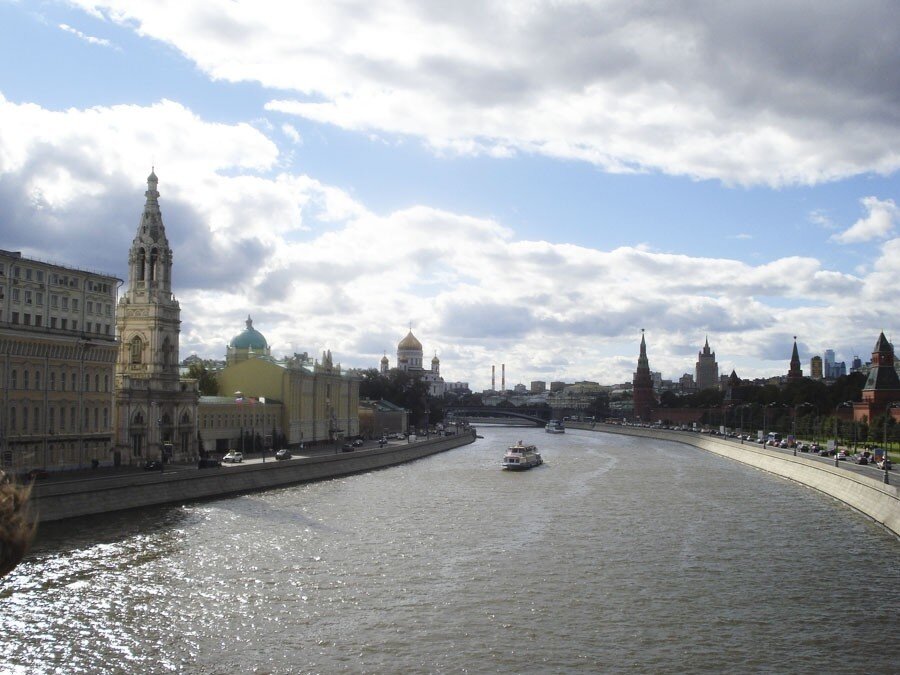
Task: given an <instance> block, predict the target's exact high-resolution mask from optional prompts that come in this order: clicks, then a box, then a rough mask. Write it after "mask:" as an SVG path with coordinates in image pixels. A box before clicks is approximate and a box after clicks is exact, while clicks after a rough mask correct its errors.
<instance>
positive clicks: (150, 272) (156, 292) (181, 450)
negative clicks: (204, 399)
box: [115, 171, 200, 462]
mask: <svg viewBox="0 0 900 675" xmlns="http://www.w3.org/2000/svg"><path fill="white" fill-rule="evenodd" d="M158 182H159V180H158V179H157V177H156V173H155V172H153V171H151V172H150V175H149V176H148V177H147V191H146V192H145V193H144V195H145V197H146V202H145V203H144V211H143V213H142V214H141V220H140V223H139V224H138V229H137V234H136V235H135V237H134V240H133V242H132V244H131V250H130V252H129V255H128V284H127V286H126V287H125V292H124V293H123V294H122V297H121V298H120V299H119V304H118V307H117V308H116V328H117V332H118V335H119V338H120V342H119V350H118V358H117V360H116V386H115V397H116V399H115V400H116V432H115V448H116V449H115V452H116V453H117V456H119V457H120V458H126V459H127V460H128V461H129V462H141V461H143V460H146V459H162V460H163V461H169V460H171V461H193V460H194V459H196V458H197V457H198V456H199V445H198V437H197V405H198V402H199V398H200V394H199V391H198V388H197V381H196V380H188V379H181V376H180V370H179V365H178V341H179V334H180V332H181V307H180V305H179V304H178V301H177V300H176V299H175V296H174V295H173V294H172V249H171V247H170V246H169V240H168V238H167V237H166V229H165V226H164V225H163V221H162V213H161V211H160V208H159V192H158V191H157V189H156V188H157V185H158Z"/></svg>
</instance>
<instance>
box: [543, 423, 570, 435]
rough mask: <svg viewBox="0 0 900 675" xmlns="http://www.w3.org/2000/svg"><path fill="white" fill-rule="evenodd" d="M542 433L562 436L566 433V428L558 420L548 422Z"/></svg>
mask: <svg viewBox="0 0 900 675" xmlns="http://www.w3.org/2000/svg"><path fill="white" fill-rule="evenodd" d="M544 431H546V432H547V433H548V434H564V433H566V428H565V427H564V426H563V425H562V422H560V421H559V420H550V421H549V422H547V426H546V427H544Z"/></svg>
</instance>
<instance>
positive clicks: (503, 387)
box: [500, 363, 506, 391]
mask: <svg viewBox="0 0 900 675" xmlns="http://www.w3.org/2000/svg"><path fill="white" fill-rule="evenodd" d="M500 391H506V364H505V363H501V364H500Z"/></svg>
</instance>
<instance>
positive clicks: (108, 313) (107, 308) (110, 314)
mask: <svg viewBox="0 0 900 675" xmlns="http://www.w3.org/2000/svg"><path fill="white" fill-rule="evenodd" d="M106 316H112V305H107V306H106Z"/></svg>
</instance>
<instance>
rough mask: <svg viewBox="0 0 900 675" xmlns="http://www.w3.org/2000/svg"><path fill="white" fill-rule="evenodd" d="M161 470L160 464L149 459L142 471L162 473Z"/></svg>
mask: <svg viewBox="0 0 900 675" xmlns="http://www.w3.org/2000/svg"><path fill="white" fill-rule="evenodd" d="M162 469H163V465H162V462H157V461H156V460H155V459H151V460H149V461H148V462H147V463H146V464H144V471H162Z"/></svg>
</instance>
